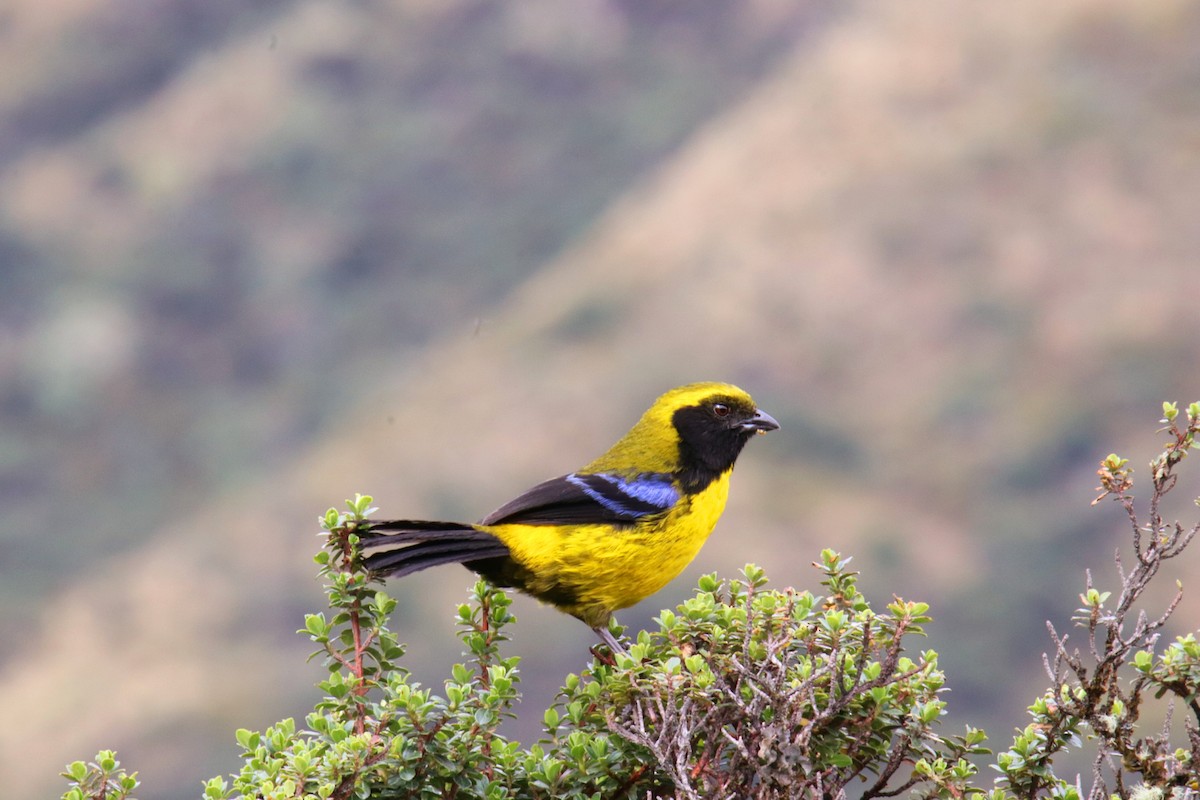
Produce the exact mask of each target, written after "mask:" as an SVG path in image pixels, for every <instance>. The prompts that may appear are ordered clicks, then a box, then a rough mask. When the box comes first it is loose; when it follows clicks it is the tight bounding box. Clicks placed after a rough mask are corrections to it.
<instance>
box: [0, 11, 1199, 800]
mask: <svg viewBox="0 0 1200 800" xmlns="http://www.w3.org/2000/svg"><path fill="white" fill-rule="evenodd" d="M1197 42H1200V5H1197V4H1195V3H1190V2H1186V0H1160V2H1156V3H1140V2H1136V0H1067V1H1066V2H1060V3H1054V4H1046V3H1043V2H1035V1H1034V0H1012V1H1011V2H1007V3H989V4H979V3H973V4H962V3H958V2H953V0H929V2H924V3H866V2H834V1H833V0H813V1H812V2H796V0H715V1H714V2H707V3H685V2H668V1H667V0H566V2H563V1H562V0H515V1H514V2H510V3H494V2H492V3H489V2H480V1H479V0H440V1H439V2H422V1H421V0H396V1H394V2H384V1H383V0H360V1H358V2H350V1H349V0H348V1H347V2H338V3H333V2H328V0H257V2H253V3H247V2H243V1H242V0H121V2H117V1H116V0H60V1H59V2H54V3H46V2H43V0H8V2H7V3H6V4H5V5H4V8H3V9H2V10H0V502H2V506H0V507H2V508H3V515H2V517H0V520H2V521H0V570H2V572H0V576H2V580H0V598H2V599H3V602H4V608H5V610H6V613H5V614H4V615H3V617H2V618H0V641H2V642H3V645H0V706H2V707H3V708H4V709H5V714H6V719H7V720H8V722H7V724H6V725H5V726H3V729H2V730H0V774H3V775H5V783H6V788H7V789H8V790H11V791H12V792H13V795H12V796H14V797H49V796H57V795H58V794H59V793H61V791H62V788H63V787H64V785H65V784H64V783H63V782H62V781H61V780H60V779H58V778H57V773H58V772H59V771H60V770H61V769H62V768H63V765H64V764H66V763H67V762H68V761H70V760H73V759H87V758H90V757H91V756H92V755H94V754H95V752H96V750H97V749H98V748H101V747H105V748H116V749H118V751H119V756H120V757H121V759H122V761H123V763H124V764H125V765H126V766H128V767H130V768H132V769H137V770H140V771H141V776H142V778H143V781H144V783H143V789H142V791H141V792H140V796H145V797H154V798H167V799H168V800H172V799H173V798H184V797H195V796H198V795H199V793H200V781H201V779H203V778H206V777H209V776H212V775H216V774H221V773H228V772H229V771H231V770H235V769H237V768H238V767H239V759H238V748H237V745H236V743H235V741H234V736H233V732H234V730H235V728H237V727H248V728H255V729H260V728H262V727H265V726H266V725H269V724H271V723H273V722H274V721H276V720H278V719H280V718H282V717H287V716H295V717H297V718H299V719H301V720H302V718H303V715H304V714H305V713H306V712H307V710H308V709H309V708H310V707H311V704H312V702H313V701H314V700H315V699H316V697H317V692H316V690H315V688H314V686H313V684H314V683H315V682H316V681H317V680H319V679H320V677H321V673H322V670H321V668H320V666H319V665H318V664H316V663H312V664H306V663H305V661H304V659H305V657H306V656H307V654H308V653H309V651H310V649H311V647H310V643H309V642H308V641H307V640H306V639H305V638H304V637H302V636H299V635H297V634H296V633H295V631H296V629H297V628H299V627H300V626H301V625H302V622H303V614H304V613H305V612H306V611H315V610H319V609H320V608H322V594H321V589H320V586H319V584H318V583H317V582H316V580H315V578H314V572H315V567H314V565H313V564H312V561H311V557H312V554H313V553H314V552H315V551H316V549H317V548H318V546H319V544H320V539H319V538H318V536H317V535H316V534H317V532H318V526H317V517H318V515H319V514H321V513H322V512H323V511H324V510H325V509H326V508H327V507H329V506H331V505H338V506H341V504H342V501H343V499H344V498H346V497H348V496H351V495H352V494H353V493H354V492H363V493H370V494H373V495H374V496H375V498H376V503H377V505H379V506H380V507H381V512H380V513H381V515H383V516H393V517H398V516H413V517H449V518H455V519H468V520H469V519H474V518H478V517H480V516H482V515H483V514H485V513H487V512H488V511H490V510H492V509H493V508H495V507H496V506H498V505H499V504H501V503H502V502H504V501H505V500H507V499H508V498H510V497H511V496H513V495H514V494H516V493H517V492H519V491H521V490H523V489H525V488H526V487H528V486H529V485H531V484H533V483H535V482H537V481H540V480H542V479H544V478H547V477H551V476H553V475H557V474H561V473H563V472H567V471H570V470H571V469H573V468H575V467H577V466H579V465H580V464H582V463H584V462H586V461H588V460H590V459H591V458H593V457H594V456H595V455H597V454H598V453H599V452H601V451H602V450H603V449H604V448H605V447H606V446H607V445H608V444H609V443H611V441H613V440H614V439H615V438H616V437H617V436H618V435H620V434H621V433H623V432H624V431H625V429H626V428H627V427H628V425H630V424H631V423H632V422H633V421H634V420H635V419H636V417H637V415H638V414H640V412H641V411H642V410H643V409H644V408H645V407H646V406H647V405H648V404H649V402H650V401H651V400H652V399H653V398H654V397H655V396H656V395H657V394H658V393H660V392H661V391H663V390H665V389H667V388H669V387H671V386H673V385H675V384H677V383H682V382H687V381H693V380H728V381H733V382H736V383H739V384H741V385H742V386H744V387H745V388H746V389H748V390H749V391H751V392H752V393H753V394H754V395H755V397H756V399H757V400H758V402H759V403H760V404H761V405H762V406H763V407H764V408H765V409H767V410H768V411H769V412H770V413H772V414H773V415H775V416H776V417H777V418H778V419H779V420H780V421H781V423H782V424H783V429H782V430H781V431H780V432H778V433H775V434H772V435H771V436H768V437H764V438H761V439H758V440H756V441H754V442H753V443H752V444H751V446H750V447H749V449H748V451H747V453H746V454H745V455H744V457H743V458H742V462H741V464H740V465H739V468H738V475H737V477H736V479H735V481H734V488H733V492H732V494H731V502H730V505H729V508H728V510H727V513H726V516H725V518H724V520H723V521H722V523H721V524H720V526H719V527H718V530H717V532H716V534H715V535H714V537H713V539H712V540H710V542H709V544H708V546H707V547H706V548H705V550H704V551H703V552H702V553H701V555H700V557H699V558H698V559H697V561H696V563H695V564H693V566H692V568H691V569H690V570H689V571H688V572H687V573H686V574H685V575H684V576H682V577H680V578H679V579H678V580H677V581H675V582H674V583H672V584H671V585H670V586H669V587H668V588H667V589H665V590H664V591H663V592H661V593H660V594H659V595H657V596H655V597H654V598H652V599H650V600H648V601H646V602H645V603H643V604H642V605H641V606H639V607H637V608H635V609H631V610H629V611H627V612H625V613H624V614H623V615H621V616H620V619H621V620H622V621H623V622H625V623H627V624H629V625H631V626H635V627H641V626H645V625H647V624H649V622H650V619H651V618H652V617H653V616H654V615H655V613H656V612H657V611H658V610H659V609H660V608H664V607H669V606H673V605H674V604H675V603H677V602H680V601H681V600H682V599H683V598H684V597H686V596H687V595H688V594H690V592H691V590H692V587H693V586H694V584H695V580H696V578H697V576H698V575H700V574H701V573H703V572H708V571H718V572H720V573H721V574H723V575H731V576H732V575H735V574H736V573H737V570H738V569H739V568H740V567H741V566H742V565H743V564H744V563H745V562H747V561H754V562H756V563H759V564H760V565H762V566H763V567H764V568H765V569H766V570H767V573H768V575H769V576H770V577H771V579H772V582H773V584H774V585H776V586H785V585H795V586H799V587H814V588H816V581H817V579H818V573H817V572H816V570H814V569H813V568H812V567H811V566H810V562H812V561H813V560H814V559H815V558H816V557H817V555H818V553H819V552H820V550H821V548H824V547H834V548H837V549H839V550H841V551H842V552H843V554H845V555H848V556H853V557H854V562H853V563H854V564H855V565H856V566H857V568H858V569H860V570H861V571H862V573H863V587H864V589H865V590H866V592H867V593H868V596H869V597H870V598H871V599H872V600H873V602H874V603H875V604H876V606H877V607H882V606H883V605H884V604H885V603H886V602H888V601H889V600H890V599H891V597H892V595H893V594H895V595H900V596H903V597H905V598H906V599H915V600H924V601H927V602H930V603H931V604H932V606H933V610H932V613H933V615H934V617H935V622H934V624H933V625H931V626H930V627H929V638H928V642H927V645H928V646H929V647H932V648H934V649H936V650H938V651H939V652H940V653H941V655H942V664H943V666H944V668H945V670H946V671H947V673H948V678H949V684H950V686H952V687H953V691H952V692H951V693H950V695H949V696H948V700H949V702H950V709H951V714H950V717H949V719H948V721H947V730H948V731H957V730H960V729H961V726H962V725H963V724H966V723H968V722H970V723H972V724H975V725H982V726H984V727H986V728H987V729H988V731H989V733H990V734H991V735H992V745H993V746H994V747H1001V748H1003V747H1004V746H1006V745H1007V743H1008V742H1009V741H1010V736H1011V731H1012V729H1013V728H1014V727H1017V726H1023V725H1024V724H1025V722H1026V717H1025V712H1024V709H1025V707H1026V706H1027V705H1028V704H1029V703H1030V702H1031V701H1032V700H1033V699H1034V697H1035V695H1036V694H1038V693H1039V692H1040V691H1041V690H1042V688H1043V687H1044V686H1045V684H1046V678H1045V676H1044V675H1043V673H1042V671H1041V653H1042V652H1043V650H1044V649H1045V648H1046V646H1047V644H1048V642H1049V640H1048V638H1047V636H1046V632H1045V621H1046V620H1047V619H1050V620H1053V621H1055V623H1056V624H1057V625H1059V627H1060V629H1062V628H1064V627H1066V626H1067V625H1068V620H1069V617H1070V615H1071V612H1072V610H1073V609H1074V608H1075V606H1076V605H1078V593H1079V591H1080V590H1081V589H1082V585H1083V571H1084V569H1085V567H1091V568H1092V569H1093V570H1094V571H1095V574H1096V577H1097V581H1098V582H1099V583H1100V584H1101V585H1102V586H1107V587H1108V588H1112V584H1113V581H1114V579H1113V573H1114V570H1113V567H1112V553H1113V551H1114V549H1115V548H1117V547H1118V546H1121V545H1122V544H1123V541H1124V536H1125V531H1126V523H1125V522H1124V519H1123V516H1122V514H1121V513H1120V509H1119V508H1118V507H1117V506H1115V505H1110V504H1102V505H1100V506H1099V507H1096V508H1092V507H1090V506H1089V502H1090V501H1091V499H1092V497H1093V496H1094V493H1093V486H1095V485H1096V479H1095V475H1094V472H1095V469H1096V466H1097V462H1098V461H1099V459H1101V458H1102V457H1103V456H1105V455H1106V454H1107V453H1108V452H1110V451H1113V450H1116V451H1118V452H1121V453H1122V454H1123V455H1126V456H1128V457H1130V459H1131V462H1132V463H1133V464H1134V465H1135V466H1136V467H1139V469H1138V472H1137V473H1135V478H1139V477H1140V478H1142V479H1143V480H1144V479H1145V476H1146V473H1147V470H1146V469H1145V468H1144V465H1145V463H1146V462H1147V461H1148V459H1149V458H1150V457H1151V455H1152V454H1153V453H1154V452H1155V451H1156V445H1157V443H1158V437H1156V435H1155V434H1154V430H1155V428H1156V427H1157V424H1156V423H1157V420H1158V418H1159V416H1160V415H1161V414H1160V402H1161V401H1162V400H1172V399H1173V400H1179V401H1182V402H1184V403H1186V402H1188V401H1191V400H1195V399H1198V398H1200V380H1198V379H1197V376H1198V375H1200V349H1198V348H1197V346H1196V343H1197V341H1200V315H1198V314H1197V312H1196V299H1197V283H1196V280H1197V275H1198V274H1200V273H1198V272H1197V264H1196V255H1197V253H1198V252H1200V224H1198V223H1197V211H1196V209H1197V205H1198V203H1200V46H1198V45H1197ZM1192 480H1193V483H1192V484H1189V486H1187V487H1182V488H1181V491H1180V494H1181V495H1188V496H1194V495H1195V494H1196V490H1195V486H1196V484H1197V483H1200V480H1197V479H1196V476H1195V475H1193V476H1192ZM1142 493H1143V494H1144V493H1145V490H1144V486H1143V488H1142ZM1187 499H1188V498H1187V497H1182V498H1181V502H1180V504H1179V508H1180V510H1181V513H1183V514H1187V513H1189V510H1188V509H1189V506H1188V504H1187V503H1186V502H1184V501H1186V500H1187ZM1190 512H1191V513H1192V514H1194V513H1195V509H1194V508H1191V509H1190ZM1184 560H1185V561H1187V562H1188V563H1185V564H1179V565H1177V569H1178V570H1179V574H1180V575H1185V574H1186V573H1187V571H1188V569H1189V567H1190V569H1191V571H1192V572H1193V573H1194V572H1195V571H1196V570H1197V553H1189V554H1187V555H1186V556H1185V559H1184ZM1170 577H1171V576H1167V577H1164V578H1163V579H1160V580H1162V582H1163V583H1164V584H1165V585H1166V588H1167V589H1170V588H1171V584H1173V581H1172V580H1171V579H1170ZM471 582H472V577H471V575H470V574H469V573H468V572H467V571H465V570H462V569H460V568H457V567H448V568H444V569H440V570H434V571H430V572H427V573H422V574H420V575H416V576H413V577H411V578H408V579H405V580H403V581H399V582H396V583H394V584H393V585H391V586H390V589H389V590H390V591H391V592H393V593H394V594H396V595H397V596H398V597H399V598H400V602H401V605H400V608H399V610H398V611H397V614H396V618H395V620H394V627H395V629H396V630H398V631H399V633H400V636H401V638H402V639H403V640H405V641H407V642H409V643H410V652H409V655H408V657H407V663H408V664H409V666H410V667H411V669H412V670H413V672H414V673H415V674H416V676H417V678H418V679H419V680H421V681H422V682H423V683H425V684H432V685H433V686H434V687H438V686H440V680H441V677H442V676H443V675H444V674H445V670H446V668H447V667H448V665H449V664H451V663H453V662H454V661H455V660H457V659H458V658H459V656H460V649H459V647H460V646H459V642H458V640H457V638H456V637H455V635H454V625H453V611H454V607H455V604H456V603H457V602H460V601H461V600H463V599H464V598H465V597H466V593H467V589H468V587H469V586H470V585H471ZM1192 583H1193V584H1194V583H1195V581H1194V580H1193V581H1192ZM1190 588H1191V589H1192V594H1190V595H1188V596H1187V598H1186V599H1185V601H1184V604H1183V606H1182V607H1181V608H1180V610H1179V612H1178V614H1177V617H1176V623H1177V628H1178V629H1179V630H1184V629H1195V627H1196V626H1197V620H1200V602H1198V601H1197V594H1196V592H1195V589H1196V588H1197V587H1195V586H1192V587H1190ZM1164 591H1165V590H1164ZM515 611H516V614H517V616H518V617H519V623H518V624H517V625H516V626H515V629H514V631H515V636H514V642H513V644H512V652H514V653H517V654H520V655H521V656H522V659H523V660H522V662H521V670H522V676H523V686H524V691H525V703H524V705H523V707H522V712H521V716H520V718H519V719H518V720H516V721H515V722H514V723H513V725H512V726H511V732H512V735H514V736H517V737H518V738H521V739H522V741H524V742H525V743H526V744H528V743H530V742H532V741H533V740H534V739H536V738H537V736H538V725H539V721H540V719H541V716H542V711H543V710H544V708H545V707H546V705H547V704H548V703H549V702H551V701H552V699H553V697H554V694H555V691H556V689H557V687H558V686H559V685H560V684H561V682H562V679H563V677H564V676H565V675H566V674H567V673H568V672H571V671H579V670H580V669H582V668H583V667H584V666H585V664H586V663H587V662H588V659H589V656H588V653H587V648H588V646H589V645H590V644H591V643H592V634H591V633H590V632H589V631H588V630H587V629H586V628H585V627H584V626H583V625H580V624H579V623H578V622H576V621H574V620H572V619H569V618H566V617H563V616H560V615H559V614H557V613H556V612H554V611H552V610H550V609H546V608H542V607H540V606H538V605H537V604H536V603H534V602H532V601H529V600H526V599H521V600H519V601H518V602H517V604H516V605H515Z"/></svg>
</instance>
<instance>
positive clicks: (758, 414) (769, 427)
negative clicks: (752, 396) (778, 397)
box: [741, 408, 779, 433]
mask: <svg viewBox="0 0 1200 800" xmlns="http://www.w3.org/2000/svg"><path fill="white" fill-rule="evenodd" d="M741 428H742V430H744V431H754V432H755V433H766V432H767V431H773V430H777V429H778V428H779V423H778V422H776V421H775V418H774V417H772V416H771V415H770V414H768V413H767V412H765V411H763V410H762V409H761V408H756V409H754V416H753V417H751V418H750V419H748V420H746V421H745V422H743V423H742V425H741Z"/></svg>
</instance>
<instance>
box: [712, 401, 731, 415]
mask: <svg viewBox="0 0 1200 800" xmlns="http://www.w3.org/2000/svg"><path fill="white" fill-rule="evenodd" d="M712 409H713V413H714V414H716V415H717V416H718V417H728V416H729V406H727V405H725V404H724V403H713V407H712Z"/></svg>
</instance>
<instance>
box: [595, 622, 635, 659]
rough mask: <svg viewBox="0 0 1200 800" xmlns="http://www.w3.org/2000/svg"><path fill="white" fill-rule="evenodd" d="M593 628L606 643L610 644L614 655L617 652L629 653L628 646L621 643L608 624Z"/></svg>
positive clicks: (609, 646) (609, 647)
mask: <svg viewBox="0 0 1200 800" xmlns="http://www.w3.org/2000/svg"><path fill="white" fill-rule="evenodd" d="M592 630H594V631H595V632H596V635H597V636H599V637H600V639H601V640H602V641H603V642H604V643H605V644H606V645H608V649H609V650H611V651H612V654H613V655H616V654H617V653H622V654H626V655H627V654H628V653H629V650H628V648H626V647H625V645H623V644H621V642H620V641H619V640H618V639H617V637H615V636H613V635H612V633H611V632H610V631H609V630H608V625H607V624H604V625H597V626H596V627H595V628H592Z"/></svg>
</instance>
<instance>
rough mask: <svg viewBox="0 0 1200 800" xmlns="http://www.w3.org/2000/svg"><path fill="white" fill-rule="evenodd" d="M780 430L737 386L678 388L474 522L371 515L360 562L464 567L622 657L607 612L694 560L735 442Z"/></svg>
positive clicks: (714, 514)
mask: <svg viewBox="0 0 1200 800" xmlns="http://www.w3.org/2000/svg"><path fill="white" fill-rule="evenodd" d="M778 427H779V423H778V422H776V421H775V419H774V418H773V417H772V416H771V415H770V414H768V413H766V412H765V411H763V410H762V409H760V408H759V407H758V406H757V405H756V404H755V402H754V400H753V399H752V398H751V397H750V395H749V394H747V393H746V392H745V391H744V390H742V389H740V388H738V387H737V386H734V385H732V384H729V383H715V382H706V383H690V384H687V385H685V386H679V387H677V388H674V389H671V390H670V391H668V392H666V393H664V394H663V395H661V396H660V397H659V398H658V399H656V400H655V401H654V403H653V404H652V405H651V406H650V408H649V409H647V410H646V412H645V413H644V414H643V415H642V416H641V418H640V419H639V420H638V421H637V422H636V423H635V424H634V426H633V427H632V428H630V429H629V431H628V433H626V434H625V435H624V436H622V437H621V438H620V439H619V440H618V441H617V443H616V444H614V445H613V446H612V447H610V448H609V449H608V451H607V452H605V453H604V455H602V456H600V457H599V458H597V459H595V460H594V461H592V462H591V463H589V464H587V465H586V466H584V467H583V468H581V469H579V470H577V471H575V472H571V473H569V474H566V475H561V476H559V477H557V478H552V479H550V480H547V481H544V482H542V483H539V484H537V485H536V486H534V487H533V488H531V489H529V490H528V491H526V492H525V493H523V494H521V495H519V496H518V497H516V498H515V499H513V500H511V501H509V502H508V503H505V504H504V505H502V506H501V507H500V508H498V509H496V510H495V511H493V512H492V513H490V514H488V515H487V516H485V517H483V519H481V520H480V521H479V522H478V523H461V522H445V521H433V520H411V519H399V520H374V521H368V523H369V528H367V529H366V530H364V531H363V532H362V534H361V537H360V542H361V547H362V548H363V551H364V558H363V563H364V565H365V567H366V568H367V570H368V571H369V573H370V574H371V575H372V576H373V577H375V578H379V579H382V578H398V577H402V576H405V575H409V574H412V573H414V572H418V571H420V570H423V569H426V568H428V567H433V566H437V565H440V564H448V563H460V564H463V565H465V566H466V567H468V568H469V569H471V570H473V571H474V572H476V573H478V574H479V575H481V576H483V577H484V578H486V579H487V580H488V581H490V582H491V583H492V584H494V585H495V586H498V587H505V588H514V589H517V590H519V591H521V592H524V593H526V594H528V595H531V596H533V597H535V598H537V599H538V600H540V601H542V602H543V603H546V604H548V605H551V606H554V607H555V608H558V609H559V610H561V611H564V612H566V613H567V614H570V615H572V616H574V617H576V618H578V619H580V620H582V621H583V622H584V624H586V625H587V626H588V627H590V628H591V629H592V630H593V631H595V633H596V634H597V635H598V636H599V637H600V639H601V640H602V641H603V642H604V643H605V644H607V645H608V646H609V648H610V649H611V651H612V652H613V653H617V652H625V648H624V647H623V646H622V645H621V643H620V642H618V641H617V640H616V638H615V637H614V636H613V635H612V633H611V632H610V631H609V622H610V620H611V619H612V615H613V612H614V611H618V610H620V609H623V608H628V607H629V606H632V605H634V604H635V603H637V602H639V601H641V600H643V599H644V598H646V597H649V596H650V595H652V594H654V593H655V592H657V591H659V590H660V589H662V588H663V587H664V586H666V584H667V583H668V582H669V581H671V579H673V578H675V577H676V576H677V575H679V573H680V572H682V571H683V569H684V568H685V567H686V566H687V565H688V564H689V563H691V561H692V559H693V558H695V556H696V554H697V553H698V552H699V551H700V548H701V546H702V545H703V544H704V542H705V541H706V540H707V539H708V537H709V534H711V533H712V530H713V528H714V526H715V525H716V524H717V520H718V518H719V517H720V516H721V513H722V511H724V509H725V501H726V498H727V497H728V494H729V477H730V474H731V472H732V470H733V465H734V462H735V461H736V460H737V458H738V455H739V454H740V453H741V452H742V448H743V447H744V446H745V444H746V442H747V441H749V440H750V439H751V438H752V437H754V436H755V435H756V434H762V433H766V432H767V431H772V430H775V429H777V428H778Z"/></svg>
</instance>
